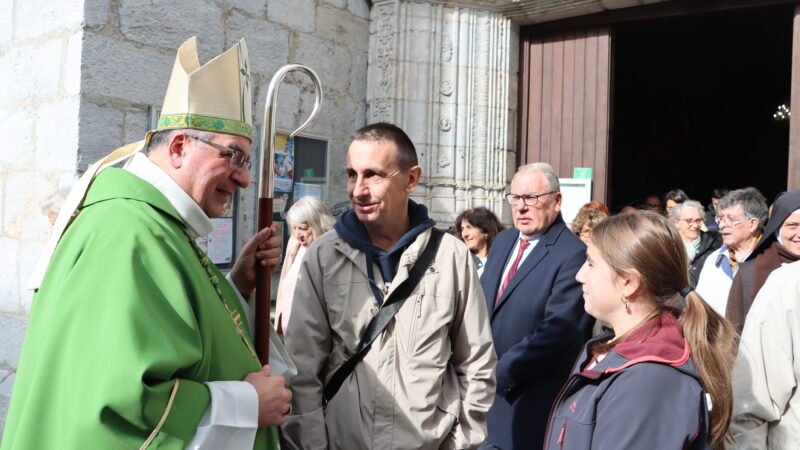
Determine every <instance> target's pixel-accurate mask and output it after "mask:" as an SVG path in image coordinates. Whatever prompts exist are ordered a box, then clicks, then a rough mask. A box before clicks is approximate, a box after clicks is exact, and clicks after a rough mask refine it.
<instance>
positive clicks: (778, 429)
mask: <svg viewBox="0 0 800 450" xmlns="http://www.w3.org/2000/svg"><path fill="white" fill-rule="evenodd" d="M798 383H800V262H795V263H792V264H787V265H785V266H783V267H780V268H778V269H775V270H774V271H773V272H772V273H771V274H770V276H769V278H767V281H766V283H764V286H763V287H762V288H761V290H760V291H759V292H758V295H757V296H756V298H755V300H754V301H753V306H752V307H751V308H750V312H749V313H748V314H747V320H745V324H744V330H743V331H742V339H741V341H740V342H739V355H738V356H737V358H736V365H735V366H734V370H733V394H734V403H733V408H734V411H733V421H732V423H731V428H732V430H733V437H734V438H735V439H736V444H735V445H734V446H733V447H734V448H737V449H789V448H798V444H799V443H800V392H798V389H797V386H798Z"/></svg>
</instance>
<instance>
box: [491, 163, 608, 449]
mask: <svg viewBox="0 0 800 450" xmlns="http://www.w3.org/2000/svg"><path fill="white" fill-rule="evenodd" d="M506 198H507V199H508V202H509V203H510V204H511V211H512V217H513V221H514V227H513V228H509V229H506V230H505V231H503V232H501V233H500V234H498V235H497V238H496V239H495V243H494V244H493V245H492V248H491V250H490V251H489V257H488V259H487V261H486V266H485V269H484V272H483V276H482V277H481V284H482V285H483V292H484V295H485V296H486V302H487V306H488V310H489V317H490V321H491V326H492V335H493V337H494V345H495V350H496V351H497V357H498V361H497V393H496V395H495V401H494V404H493V405H492V409H491V410H490V411H489V415H488V424H489V438H488V440H487V441H486V442H485V443H484V445H483V447H482V448H485V449H495V448H499V449H504V450H507V449H513V448H536V447H540V446H541V445H542V442H543V440H544V433H545V428H546V426H547V416H548V414H549V413H550V407H551V406H552V404H553V400H554V399H555V397H556V395H557V394H558V391H559V390H560V389H561V386H563V384H564V382H565V381H566V379H567V377H568V375H569V372H570V369H571V368H572V364H573V362H574V361H575V355H577V354H578V351H579V350H580V348H581V346H582V345H583V343H584V342H586V339H588V337H589V335H590V331H591V328H592V323H593V322H594V321H593V319H592V318H591V317H589V316H588V315H587V314H586V313H585V312H584V309H583V298H582V289H581V285H580V283H578V282H577V281H576V280H575V275H576V274H577V273H578V270H579V269H580V268H581V265H582V264H583V262H584V260H585V259H586V245H584V244H583V242H581V241H580V239H578V238H577V237H576V236H575V235H574V234H573V233H572V232H570V230H569V229H568V228H567V226H566V224H565V223H564V220H563V219H562V218H561V192H560V186H559V182H558V177H557V176H556V174H555V172H554V171H553V168H552V167H550V165H548V164H546V163H533V164H528V165H525V166H522V167H520V168H519V170H517V173H516V174H515V175H514V178H513V180H512V181H511V192H510V193H509V194H508V195H507V196H506Z"/></svg>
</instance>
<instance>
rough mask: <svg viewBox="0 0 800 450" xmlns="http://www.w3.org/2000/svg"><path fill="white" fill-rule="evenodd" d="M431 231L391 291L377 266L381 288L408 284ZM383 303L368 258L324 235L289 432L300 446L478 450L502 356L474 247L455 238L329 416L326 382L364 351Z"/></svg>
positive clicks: (307, 286)
mask: <svg viewBox="0 0 800 450" xmlns="http://www.w3.org/2000/svg"><path fill="white" fill-rule="evenodd" d="M430 234H431V230H430V229H428V230H426V231H424V232H423V233H420V235H419V236H417V238H416V240H415V241H414V242H412V243H411V245H410V246H409V247H408V249H406V251H405V252H404V253H403V255H402V256H401V258H400V265H399V268H398V272H397V275H396V276H395V278H394V280H393V281H392V283H391V286H387V285H385V284H384V283H383V281H382V280H381V279H380V270H378V268H377V266H376V267H375V271H374V273H375V277H376V278H377V279H376V280H375V281H376V283H377V284H378V287H379V288H380V289H381V291H382V292H386V293H387V294H389V293H391V292H392V290H393V289H394V288H395V287H396V286H399V285H400V283H401V282H402V281H403V280H404V279H406V278H407V277H408V272H409V270H410V269H411V267H412V265H413V264H414V262H415V261H416V260H417V258H418V257H419V255H420V254H421V253H422V250H423V249H424V248H425V245H426V244H427V242H428V239H429V238H430ZM378 308H379V305H378V303H377V302H376V300H375V298H374V297H373V293H372V290H371V289H370V287H369V281H368V278H367V271H366V256H365V254H364V253H362V252H361V251H359V250H356V249H354V248H353V247H351V246H350V245H348V244H347V243H346V242H345V241H343V240H342V239H340V238H339V236H338V235H337V234H336V232H335V231H331V232H329V233H327V234H325V235H323V236H321V237H320V238H318V239H317V240H315V241H314V243H313V244H312V245H311V247H310V248H309V250H308V253H307V254H306V257H305V260H304V261H303V266H302V268H301V270H300V277H299V279H298V281H297V287H296V290H295V295H294V304H293V306H292V326H291V327H289V330H287V334H286V348H287V350H288V351H289V354H291V355H292V358H293V359H294V361H295V363H296V364H297V369H298V375H297V376H295V377H293V378H292V379H291V380H290V381H289V388H290V389H291V390H292V392H293V395H294V396H293V398H292V408H293V411H292V414H290V415H289V416H287V418H286V424H285V425H284V427H283V432H284V435H285V437H286V439H287V441H288V443H289V446H290V447H291V448H299V449H304V450H312V449H348V450H358V449H376V450H377V449H415V450H416V449H438V448H444V449H464V448H477V447H478V446H479V445H480V444H481V443H482V442H483V441H484V440H485V438H486V412H487V411H488V410H489V408H490V407H491V405H492V401H493V400H494V393H495V378H494V373H495V365H496V363H497V356H496V355H495V352H494V346H493V344H492V334H491V330H490V328H489V320H488V317H487V313H486V302H485V300H484V297H483V292H482V290H481V286H480V282H479V280H478V277H477V273H476V271H475V266H474V264H473V262H472V258H471V256H470V253H469V250H468V249H467V248H466V246H464V244H463V243H462V242H461V241H459V240H457V239H456V238H454V237H453V236H451V235H445V236H444V238H443V239H442V243H441V245H440V247H439V251H438V253H437V254H436V258H435V259H434V262H433V263H432V264H431V267H430V268H429V269H428V271H427V272H426V273H425V275H424V276H423V279H422V281H420V283H419V285H418V287H417V289H416V290H415V291H414V293H412V294H411V296H410V297H409V298H408V300H406V303H405V304H404V305H403V307H402V308H401V309H400V311H398V313H397V315H396V316H395V319H394V321H393V322H392V323H390V324H389V325H388V326H387V328H386V330H385V331H384V332H383V333H382V335H381V336H379V337H378V338H377V339H376V340H375V342H374V343H373V344H372V347H371V349H370V351H369V352H368V353H367V354H366V356H365V357H364V359H363V360H362V361H361V362H360V363H359V364H358V365H357V366H356V369H355V370H354V372H353V374H351V375H350V376H349V377H348V378H347V379H346V380H345V382H344V383H343V384H342V387H341V388H340V389H339V392H338V393H337V394H336V396H335V397H334V398H333V399H332V400H331V401H330V403H328V406H327V408H326V409H324V410H323V408H322V390H323V386H324V382H326V381H328V380H329V379H330V377H331V376H332V375H333V373H334V372H335V370H336V369H337V368H338V367H339V366H340V365H341V364H342V363H344V361H345V360H347V359H348V357H349V356H350V355H352V354H353V353H354V351H355V349H356V347H357V346H358V343H359V340H360V339H361V336H362V335H363V333H364V330H365V329H366V327H367V324H368V323H369V321H370V319H371V318H372V316H373V315H375V314H376V313H377V311H378Z"/></svg>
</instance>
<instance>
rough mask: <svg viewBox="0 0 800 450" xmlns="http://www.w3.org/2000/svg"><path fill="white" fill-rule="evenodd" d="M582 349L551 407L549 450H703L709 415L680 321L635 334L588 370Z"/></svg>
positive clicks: (654, 323) (657, 322)
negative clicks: (570, 373)
mask: <svg viewBox="0 0 800 450" xmlns="http://www.w3.org/2000/svg"><path fill="white" fill-rule="evenodd" d="M612 337H613V334H611V333H610V332H609V333H606V334H604V335H601V336H598V337H597V338H595V339H592V340H591V341H589V343H588V344H587V345H586V347H584V350H583V352H582V353H581V355H580V357H579V358H578V361H577V362H576V365H575V368H574V369H573V371H572V375H571V376H570V378H569V380H568V381H567V383H566V385H565V386H564V387H563V388H562V390H561V393H560V394H559V396H558V399H557V400H556V402H555V404H554V406H553V411H552V412H551V414H550V420H549V423H548V427H547V434H546V436H547V437H546V440H545V445H544V447H545V448H546V449H562V448H563V449H623V448H624V449H665V450H669V449H703V448H706V445H707V440H708V424H709V415H708V409H707V407H706V396H705V391H704V390H703V388H702V386H701V385H700V381H699V378H698V375H697V372H696V370H695V367H694V363H693V362H692V358H691V356H690V354H691V352H690V349H689V345H688V344H687V343H686V341H685V340H684V338H683V335H682V333H681V331H680V324H679V323H678V320H677V319H676V318H675V317H674V316H673V315H672V314H671V313H664V314H662V315H661V316H660V317H656V318H654V319H652V320H651V321H650V322H648V323H647V324H645V325H644V326H642V327H641V328H640V329H638V330H637V331H635V332H634V333H633V334H632V335H631V336H630V337H629V338H628V339H626V340H625V341H624V342H622V343H620V344H617V346H616V347H615V348H614V349H613V350H611V351H610V352H609V353H608V354H607V355H606V357H605V358H604V359H603V360H602V361H600V362H599V363H598V364H597V365H596V366H595V367H593V368H591V369H588V370H587V369H582V368H583V367H585V366H588V363H589V362H590V361H591V358H592V357H591V355H590V353H589V352H588V350H587V349H589V348H591V346H592V344H594V343H596V342H598V341H607V340H609V339H610V338H612ZM643 339H644V341H642V340H643Z"/></svg>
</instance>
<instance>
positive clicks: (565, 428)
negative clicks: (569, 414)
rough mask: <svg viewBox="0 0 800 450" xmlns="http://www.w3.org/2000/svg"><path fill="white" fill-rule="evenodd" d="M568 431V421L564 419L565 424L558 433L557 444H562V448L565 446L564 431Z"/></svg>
mask: <svg viewBox="0 0 800 450" xmlns="http://www.w3.org/2000/svg"><path fill="white" fill-rule="evenodd" d="M566 431H567V421H566V420H565V421H564V425H561V432H560V433H558V440H557V441H556V444H558V445H560V446H561V448H564V432H566Z"/></svg>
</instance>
